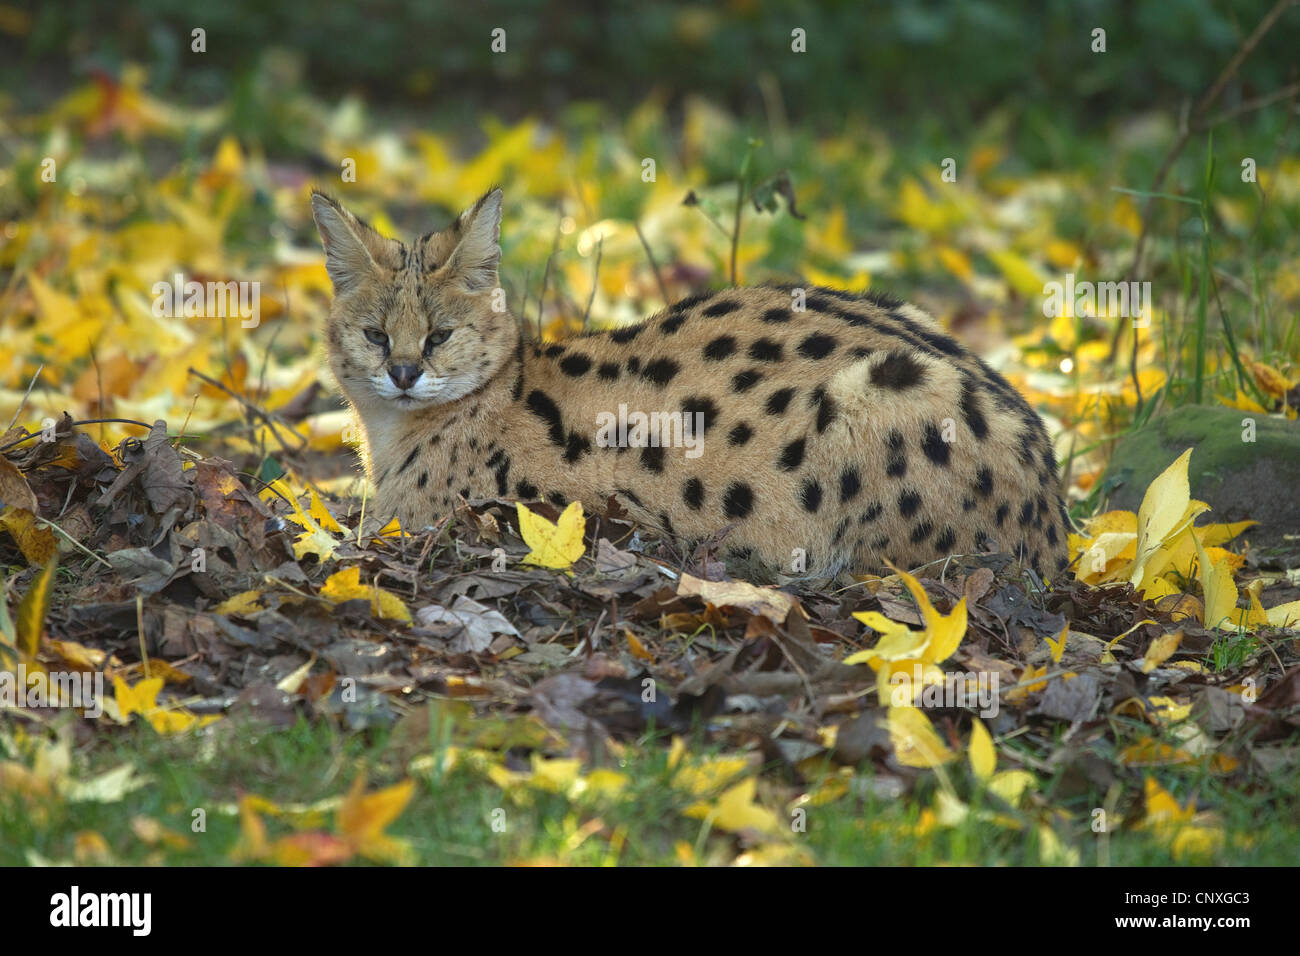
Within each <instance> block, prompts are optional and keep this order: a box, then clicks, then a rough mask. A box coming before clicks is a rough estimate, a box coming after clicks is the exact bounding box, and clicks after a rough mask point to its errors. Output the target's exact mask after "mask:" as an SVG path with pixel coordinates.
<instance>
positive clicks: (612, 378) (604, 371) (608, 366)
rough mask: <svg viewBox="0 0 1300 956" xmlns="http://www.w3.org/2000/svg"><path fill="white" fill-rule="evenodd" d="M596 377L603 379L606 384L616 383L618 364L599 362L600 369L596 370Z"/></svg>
mask: <svg viewBox="0 0 1300 956" xmlns="http://www.w3.org/2000/svg"><path fill="white" fill-rule="evenodd" d="M596 375H597V376H599V377H600V378H602V379H604V380H605V381H606V382H617V381H618V363H617V362H601V363H600V368H598V369H596Z"/></svg>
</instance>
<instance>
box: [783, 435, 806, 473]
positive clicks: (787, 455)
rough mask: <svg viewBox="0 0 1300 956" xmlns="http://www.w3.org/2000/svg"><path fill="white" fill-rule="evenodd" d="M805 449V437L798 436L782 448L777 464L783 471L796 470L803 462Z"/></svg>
mask: <svg viewBox="0 0 1300 956" xmlns="http://www.w3.org/2000/svg"><path fill="white" fill-rule="evenodd" d="M803 449H804V439H802V438H796V439H795V440H794V441H792V442H790V444H788V445H786V446H785V448H783V449H781V457H780V458H778V459H777V460H776V466H777V467H778V468H780V469H781V470H782V471H794V470H795V469H796V468H798V467H799V466H800V465H802V464H803Z"/></svg>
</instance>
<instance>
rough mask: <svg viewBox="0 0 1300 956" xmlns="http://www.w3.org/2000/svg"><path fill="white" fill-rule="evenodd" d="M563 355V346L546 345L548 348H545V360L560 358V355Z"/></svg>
mask: <svg viewBox="0 0 1300 956" xmlns="http://www.w3.org/2000/svg"><path fill="white" fill-rule="evenodd" d="M563 354H564V346H563V345H548V346H547V347H546V357H547V358H559V357H560V356H561V355H563Z"/></svg>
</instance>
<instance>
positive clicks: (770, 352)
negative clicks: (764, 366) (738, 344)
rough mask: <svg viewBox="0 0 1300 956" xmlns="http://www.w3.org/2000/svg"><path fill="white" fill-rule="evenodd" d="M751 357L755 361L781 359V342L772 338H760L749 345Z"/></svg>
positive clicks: (775, 360)
mask: <svg viewBox="0 0 1300 956" xmlns="http://www.w3.org/2000/svg"><path fill="white" fill-rule="evenodd" d="M749 357H750V358H752V359H753V360H754V361H755V362H779V361H781V343H780V342H773V341H772V340H771V339H759V340H757V341H756V342H755V343H754V344H753V345H751V346H750V347H749Z"/></svg>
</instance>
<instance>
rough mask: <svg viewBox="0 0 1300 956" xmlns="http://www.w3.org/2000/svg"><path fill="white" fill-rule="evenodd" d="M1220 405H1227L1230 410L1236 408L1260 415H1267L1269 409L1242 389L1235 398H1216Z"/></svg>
mask: <svg viewBox="0 0 1300 956" xmlns="http://www.w3.org/2000/svg"><path fill="white" fill-rule="evenodd" d="M1215 397H1216V398H1217V399H1218V400H1219V402H1220V404H1223V405H1227V406H1228V407H1229V408H1235V409H1238V410H1239V411H1243V412H1255V413H1257V414H1259V415H1267V414H1268V409H1267V408H1265V407H1264V406H1263V405H1261V404H1260V403H1259V402H1257V401H1255V400H1254V399H1253V398H1251V397H1250V396H1249V395H1247V394H1246V393H1245V392H1243V391H1242V390H1241V389H1237V395H1236V397H1235V398H1224V397H1223V396H1222V395H1217V396H1215Z"/></svg>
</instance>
